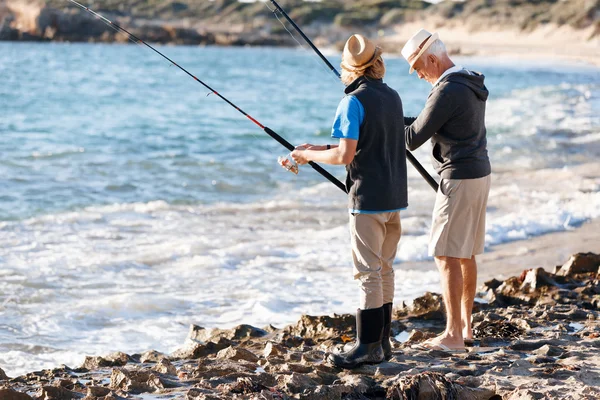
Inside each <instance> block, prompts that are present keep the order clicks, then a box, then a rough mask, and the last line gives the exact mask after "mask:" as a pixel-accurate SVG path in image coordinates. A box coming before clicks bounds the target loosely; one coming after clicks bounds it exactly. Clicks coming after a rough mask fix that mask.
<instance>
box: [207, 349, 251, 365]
mask: <svg viewBox="0 0 600 400" xmlns="http://www.w3.org/2000/svg"><path fill="white" fill-rule="evenodd" d="M217 358H220V359H226V360H233V361H236V360H245V361H250V362H253V363H255V362H257V361H258V357H257V356H256V355H255V354H254V353H252V352H251V351H249V350H246V349H244V348H235V347H228V348H226V349H223V350H221V351H219V353H218V354H217Z"/></svg>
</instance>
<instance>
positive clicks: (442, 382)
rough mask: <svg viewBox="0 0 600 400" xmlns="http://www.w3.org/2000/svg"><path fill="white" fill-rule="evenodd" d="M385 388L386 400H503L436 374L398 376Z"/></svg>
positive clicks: (493, 394) (490, 391) (492, 392)
mask: <svg viewBox="0 0 600 400" xmlns="http://www.w3.org/2000/svg"><path fill="white" fill-rule="evenodd" d="M384 387H386V390H387V392H386V397H385V398H386V399H390V400H406V399H411V400H413V399H414V400H416V399H418V400H436V399H444V398H445V399H470V400H502V397H501V396H498V395H497V394H495V393H494V391H493V390H490V389H475V388H467V387H464V386H462V385H459V384H456V383H453V382H451V381H449V380H448V379H447V378H446V377H445V376H444V375H442V374H439V373H436V372H426V373H422V374H417V375H410V376H398V377H395V378H392V379H390V380H388V381H386V382H384Z"/></svg>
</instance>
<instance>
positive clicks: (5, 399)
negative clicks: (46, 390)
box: [0, 388, 33, 400]
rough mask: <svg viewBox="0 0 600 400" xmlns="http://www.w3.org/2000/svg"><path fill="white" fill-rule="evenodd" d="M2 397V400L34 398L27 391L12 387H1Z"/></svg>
mask: <svg viewBox="0 0 600 400" xmlns="http://www.w3.org/2000/svg"><path fill="white" fill-rule="evenodd" d="M0 399H2V400H33V398H32V397H31V396H29V395H28V394H26V393H22V392H19V391H17V390H13V389H11V388H3V389H0Z"/></svg>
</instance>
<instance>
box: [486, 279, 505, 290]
mask: <svg viewBox="0 0 600 400" xmlns="http://www.w3.org/2000/svg"><path fill="white" fill-rule="evenodd" d="M500 285H502V281H499V280H498V279H496V278H494V279H492V280H489V281H486V282H484V283H483V287H484V291H488V290H490V289H491V290H495V289H498V287H500Z"/></svg>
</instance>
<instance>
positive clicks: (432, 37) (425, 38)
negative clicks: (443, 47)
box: [402, 29, 439, 74]
mask: <svg viewBox="0 0 600 400" xmlns="http://www.w3.org/2000/svg"><path fill="white" fill-rule="evenodd" d="M438 39H439V35H438V34H437V32H436V33H433V34H432V33H430V32H428V31H426V30H425V29H421V30H419V32H417V33H415V34H414V35H413V37H411V38H410V39H408V42H406V44H405V45H404V47H403V48H402V56H403V57H404V58H405V59H406V61H408V64H409V65H410V69H409V70H408V73H409V74H412V73H413V72H414V70H415V69H414V68H413V65H414V64H415V62H416V61H417V60H418V59H419V57H421V56H422V55H423V53H425V50H427V49H428V48H429V46H431V44H432V43H433V42H435V41H436V40H438ZM417 51H418V54H417V55H416V56H414V57H411V56H413V54H415V53H417ZM409 58H410V60H409Z"/></svg>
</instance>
